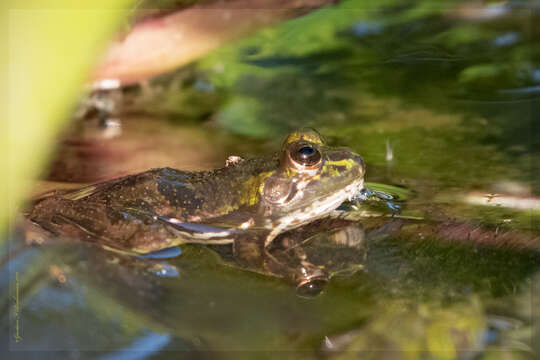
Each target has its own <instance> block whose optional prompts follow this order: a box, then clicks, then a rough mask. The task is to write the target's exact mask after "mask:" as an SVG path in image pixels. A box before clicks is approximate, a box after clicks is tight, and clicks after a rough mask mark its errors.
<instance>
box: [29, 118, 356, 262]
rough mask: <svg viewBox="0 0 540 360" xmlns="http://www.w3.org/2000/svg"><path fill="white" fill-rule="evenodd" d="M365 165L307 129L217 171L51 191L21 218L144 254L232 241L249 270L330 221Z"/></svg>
mask: <svg viewBox="0 0 540 360" xmlns="http://www.w3.org/2000/svg"><path fill="white" fill-rule="evenodd" d="M364 173H365V165H364V162H363V160H362V158H361V157H360V156H359V155H357V154H356V153H354V152H352V151H351V150H349V149H346V148H333V147H329V146H327V145H325V143H324V141H323V139H322V137H321V136H320V134H319V133H318V132H316V131H315V130H312V129H303V130H298V131H295V132H293V133H291V134H290V135H289V136H287V138H286V139H285V141H284V143H283V146H282V149H281V152H279V153H278V154H275V155H271V156H267V157H260V158H253V159H247V160H243V159H239V158H234V159H233V161H230V162H228V164H227V166H225V167H224V168H221V169H217V170H212V171H202V172H187V171H180V170H175V169H172V168H160V169H151V170H148V171H145V172H142V173H139V174H134V175H129V176H126V177H122V178H118V179H114V180H110V181H106V182H103V183H98V184H95V185H90V186H87V187H84V188H82V189H78V190H74V191H56V192H53V193H52V194H48V195H46V196H43V197H41V198H40V199H38V200H36V202H35V203H34V205H33V207H32V208H31V209H30V210H29V212H28V213H27V214H26V215H27V218H28V219H29V220H30V221H31V222H33V223H35V224H37V225H39V226H40V227H41V228H43V229H45V230H46V231H47V232H50V233H52V234H53V235H54V236H58V237H65V238H76V239H81V240H85V241H91V242H94V243H98V244H100V245H102V246H104V247H108V248H112V249H116V250H120V251H124V252H129V253H134V254H145V253H149V252H154V251H157V250H161V249H165V248H169V247H173V246H177V245H180V244H183V243H202V244H230V243H233V249H234V253H235V255H237V256H238V258H239V259H240V261H241V262H244V263H245V264H247V265H252V266H257V265H260V262H261V261H264V260H261V259H262V257H261V256H260V255H261V252H263V251H264V249H265V248H267V247H268V246H269V245H270V244H271V243H272V240H273V239H274V238H276V236H278V235H279V234H281V233H283V232H286V231H289V230H291V229H295V228H298V227H300V226H302V225H305V224H308V223H310V222H312V221H314V220H317V219H321V218H324V217H327V216H329V214H330V213H331V212H332V211H333V210H335V209H336V208H337V207H338V206H339V205H340V204H341V203H342V202H344V201H345V200H348V199H351V198H354V197H355V196H356V195H357V194H358V193H359V192H360V191H361V190H362V189H363V186H364Z"/></svg>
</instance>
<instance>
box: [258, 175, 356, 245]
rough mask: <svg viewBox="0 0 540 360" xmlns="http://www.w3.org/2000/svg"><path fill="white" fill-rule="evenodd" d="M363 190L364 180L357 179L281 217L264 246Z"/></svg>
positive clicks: (323, 214) (326, 212) (324, 214)
mask: <svg viewBox="0 0 540 360" xmlns="http://www.w3.org/2000/svg"><path fill="white" fill-rule="evenodd" d="M363 188H364V179H363V178H361V179H357V180H355V181H353V182H352V183H350V184H349V185H347V186H345V187H344V188H343V189H341V190H339V191H336V192H334V193H332V194H330V195H328V196H325V197H319V198H317V199H315V200H314V201H312V202H311V204H310V205H309V206H308V207H304V208H302V209H300V210H298V211H294V212H292V213H291V214H288V215H286V216H284V217H282V218H281V219H280V220H279V224H278V225H277V226H273V227H272V228H271V229H272V230H271V232H270V234H269V236H268V238H267V239H266V242H265V246H268V245H269V244H270V243H271V242H272V240H273V239H274V238H275V237H276V236H277V235H279V234H280V233H282V232H284V231H287V230H291V229H294V228H297V227H300V226H302V225H304V224H307V223H310V222H312V221H313V220H316V219H320V218H322V217H324V216H326V215H327V214H328V213H330V212H331V211H332V210H335V209H336V208H338V207H339V205H341V204H342V203H343V202H344V201H346V200H352V199H354V198H355V197H356V196H357V195H358V194H359V193H360V191H361V190H362V189H363Z"/></svg>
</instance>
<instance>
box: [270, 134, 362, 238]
mask: <svg viewBox="0 0 540 360" xmlns="http://www.w3.org/2000/svg"><path fill="white" fill-rule="evenodd" d="M364 173H365V165H364V161H363V160H362V158H361V157H360V156H359V155H358V154H356V153H354V152H353V151H351V150H350V149H347V148H335V147H330V146H327V145H326V144H325V142H324V140H323V138H322V137H321V135H320V134H319V133H318V132H317V131H315V130H313V129H302V130H298V131H295V132H293V133H291V134H290V135H289V136H287V138H286V139H285V141H284V142H283V146H282V149H281V153H280V156H279V165H278V168H277V170H276V171H274V172H272V174H271V175H270V176H268V177H267V178H266V179H265V181H264V182H263V183H262V185H261V189H260V193H261V206H262V208H263V213H264V218H265V219H266V226H267V227H268V228H272V229H273V230H272V232H273V233H274V232H275V233H276V234H279V233H281V232H283V231H286V230H288V229H292V228H295V227H298V226H301V225H302V224H305V223H308V222H311V221H313V220H314V219H317V218H321V217H324V216H325V215H327V214H328V213H330V212H331V211H333V210H334V209H336V208H337V207H338V206H339V205H340V204H341V203H342V202H343V201H345V200H347V199H350V198H351V197H353V196H354V195H356V194H357V193H358V192H359V191H360V190H361V189H362V188H363V186H364ZM270 238H271V236H270Z"/></svg>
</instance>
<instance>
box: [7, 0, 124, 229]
mask: <svg viewBox="0 0 540 360" xmlns="http://www.w3.org/2000/svg"><path fill="white" fill-rule="evenodd" d="M130 3H131V2H130V1H129V0H97V1H92V2H87V1H67V0H60V1H31V0H26V1H17V2H15V1H7V2H2V4H1V5H0V10H1V12H0V13H1V18H0V24H1V26H2V31H0V34H1V35H0V36H2V40H3V41H2V44H3V46H2V48H1V50H0V51H1V52H0V64H1V67H0V68H1V69H2V72H1V74H2V76H3V77H4V78H3V81H2V83H3V84H5V86H4V87H3V89H4V90H3V92H2V94H1V96H0V99H2V103H1V104H0V108H1V109H2V111H4V113H3V116H2V124H3V127H4V129H5V130H4V131H2V132H1V133H2V137H3V139H2V141H0V151H1V153H2V155H3V156H2V157H1V159H2V161H1V163H0V166H1V169H2V175H3V176H2V177H1V180H0V188H1V189H2V192H1V193H2V194H4V195H3V197H2V199H0V201H1V202H2V205H1V206H0V232H4V231H5V230H6V226H7V224H8V223H9V219H10V218H11V217H12V216H13V215H14V214H15V212H16V211H17V210H19V208H20V206H21V204H22V202H23V200H24V198H25V194H27V193H28V191H29V190H30V187H31V186H32V181H33V180H34V179H35V178H36V176H37V175H39V172H40V171H41V169H42V168H43V165H44V162H45V161H47V159H48V155H49V154H50V153H51V151H52V150H53V146H54V139H55V137H56V136H57V135H58V134H59V132H60V131H61V129H62V126H63V125H64V123H65V122H66V121H67V120H68V118H69V117H68V116H67V115H68V113H69V111H70V109H71V107H72V106H73V104H74V101H75V100H76V99H77V97H78V96H79V95H80V90H81V88H82V84H84V82H85V81H86V76H87V73H88V70H89V68H90V67H91V66H92V64H93V63H94V62H95V60H96V59H95V58H96V54H98V51H99V50H101V46H102V45H103V42H104V40H106V39H107V37H108V36H110V34H111V32H112V31H113V30H114V27H115V25H116V24H117V23H118V22H119V21H120V20H121V19H123V18H124V17H125V16H126V15H127V14H128V13H127V12H126V11H125V9H126V6H127V5H128V4H130Z"/></svg>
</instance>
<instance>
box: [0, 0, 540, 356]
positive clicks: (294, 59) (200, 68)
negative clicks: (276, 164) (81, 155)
mask: <svg viewBox="0 0 540 360" xmlns="http://www.w3.org/2000/svg"><path fill="white" fill-rule="evenodd" d="M537 7H538V3H535V2H503V3H494V4H487V5H484V6H479V5H478V4H476V5H471V4H467V3H463V4H460V3H452V4H449V3H448V4H444V3H442V2H437V3H432V2H430V1H417V2H408V1H382V2H377V3H376V4H375V3H371V2H365V1H343V2H342V3H341V4H340V5H338V6H335V7H331V8H328V9H323V10H320V11H316V12H314V13H312V14H310V15H308V16H305V17H302V18H299V19H296V20H293V21H289V22H286V23H283V24H281V25H279V26H278V27H276V28H273V29H267V30H264V31H261V32H259V33H258V34H256V35H255V36H252V37H250V38H248V39H244V40H242V41H240V42H238V43H235V44H232V45H229V46H226V47H224V48H222V49H220V50H218V51H216V52H215V53H213V54H211V55H210V56H208V57H206V58H204V59H202V60H201V61H200V62H198V63H197V64H194V65H193V66H192V67H190V68H188V69H182V70H181V71H179V72H178V73H177V74H176V75H174V77H173V79H174V78H176V79H180V80H178V81H177V82H176V85H175V87H173V88H168V87H167V86H168V85H167V84H168V83H171V76H166V77H163V78H162V79H161V80H160V81H161V83H160V84H165V85H163V87H160V88H159V89H160V90H159V91H156V92H153V93H152V96H148V95H147V96H146V97H143V98H142V100H141V99H139V101H138V102H137V103H135V105H134V103H131V105H126V106H125V107H124V109H123V111H124V115H123V116H121V120H122V121H123V122H124V133H123V135H122V136H121V137H120V138H119V139H116V140H112V141H111V142H110V143H109V145H108V146H110V149H111V152H110V153H111V154H114V156H112V155H111V156H105V157H103V158H100V159H101V160H99V161H98V164H97V165H95V166H97V167H100V169H103V167H104V166H105V165H104V164H106V165H107V166H108V169H109V170H108V171H109V172H108V173H107V174H108V175H111V174H114V175H118V174H121V173H124V172H129V171H139V170H143V169H145V168H148V167H158V166H165V165H168V166H172V167H177V168H182V169H186V168H187V169H200V168H211V167H216V166H221V165H222V164H223V162H224V160H225V158H226V156H227V155H229V154H238V155H243V156H256V155H257V154H261V153H266V152H269V151H274V150H276V149H277V148H278V147H279V143H280V142H281V140H282V136H283V134H285V133H286V132H288V131H290V130H291V129H295V128H297V127H301V126H312V127H315V128H317V129H319V130H320V131H321V132H322V133H323V134H324V135H325V136H326V137H327V138H328V141H329V143H330V144H332V145H345V146H349V147H351V148H353V149H355V150H356V151H357V152H358V153H360V154H362V156H363V157H364V159H365V161H366V162H367V164H368V172H367V181H369V182H374V183H384V184H392V185H398V186H401V187H405V188H407V189H409V190H410V191H411V194H412V195H411V197H410V198H409V199H408V200H407V201H406V203H405V204H404V209H403V211H402V215H403V216H411V217H416V218H422V219H423V220H420V221H417V222H415V223H414V224H412V225H411V224H410V225H408V226H402V227H400V228H399V229H398V230H397V231H395V229H394V230H393V228H392V226H393V224H394V223H392V221H391V220H388V221H379V220H373V219H371V220H366V221H365V222H363V223H362V224H363V225H362V226H363V227H364V228H365V230H366V234H367V236H366V241H367V248H368V250H367V258H366V260H365V262H363V264H362V265H363V266H364V268H363V270H362V271H357V272H355V273H354V274H352V275H351V274H348V275H345V274H344V275H341V276H335V277H333V278H332V279H331V281H330V282H329V284H328V286H327V287H326V288H325V290H324V292H323V293H322V294H321V295H319V296H317V297H315V298H310V299H306V298H302V297H299V296H297V295H296V294H295V290H294V288H293V287H291V285H289V284H288V283H286V282H285V281H282V280H280V279H278V278H273V277H269V276H265V275H261V274H256V273H252V272H248V271H243V270H240V269H238V268H235V267H232V266H230V265H229V264H227V263H224V262H223V261H222V260H221V259H220V258H219V256H217V254H216V253H215V252H213V251H212V250H210V249H207V248H205V247H200V246H185V247H183V249H182V250H183V253H182V255H181V256H179V257H178V258H175V259H171V260H152V261H153V263H152V264H153V265H152V266H150V267H149V266H148V263H149V262H148V261H142V260H129V259H123V258H118V257H117V256H115V255H112V254H110V253H106V252H103V251H99V250H96V249H93V248H88V247H87V246H86V245H84V244H54V245H49V246H43V247H30V248H27V247H24V246H23V245H22V241H21V240H20V239H18V238H17V237H15V236H14V238H13V241H12V242H11V244H10V248H11V249H10V251H11V253H10V255H9V256H5V255H4V257H3V259H2V262H1V268H0V271H1V272H2V274H3V275H4V276H0V279H4V280H2V283H1V284H0V286H1V287H2V294H3V295H2V298H1V301H2V303H1V305H2V309H4V312H3V321H2V332H3V335H5V336H6V337H9V339H10V340H9V343H8V344H5V345H6V346H9V347H10V348H11V349H12V350H15V351H14V352H12V353H11V354H13V356H14V357H15V358H17V356H20V357H21V358H27V357H28V358H32V357H35V358H52V359H57V358H64V357H65V358H75V359H78V358H83V359H161V358H163V359H165V358H178V357H187V358H231V359H236V358H238V357H256V358H265V357H274V356H275V357H290V358H344V359H349V358H362V359H380V358H384V359H535V358H537V357H538V356H539V354H540V348H539V343H540V340H538V339H540V332H539V325H538V324H539V323H538V321H539V314H540V303H539V301H540V300H539V299H540V294H539V292H538V289H539V288H540V253H539V249H540V238H539V236H540V232H539V230H538V219H539V216H540V205H539V202H540V197H539V195H540V183H539V182H538V164H540V156H539V155H540V154H539V153H538V149H539V146H538V145H539V144H538V141H539V140H538V139H539V138H538V136H537V135H536V134H538V133H539V131H538V130H539V126H538V121H537V119H536V114H537V113H538V112H539V110H540V108H539V105H540V102H539V93H540V68H539V67H538V63H539V60H540V46H539V40H540V39H539V34H540V32H539V30H540V28H539V26H538V25H537V24H540V22H539V20H540V18H539V16H538V15H539V14H538V10H537ZM178 84H180V85H178ZM179 86H180V88H181V89H182V91H178V88H179ZM172 89H175V90H172ZM134 92H135V93H137V90H134ZM143 110H144V111H143ZM128 113H129V115H127V114H128ZM194 149H196V150H194ZM89 158H92V157H91V156H90V157H89ZM92 159H94V160H95V157H94V158H92ZM110 169H112V170H110ZM50 186H57V184H54V185H49V187H50ZM490 198H491V199H492V200H491V201H489V202H488V201H487V200H486V199H490ZM482 232H483V233H482ZM486 239H487V240H486ZM4 250H6V251H4V254H5V253H7V249H4ZM8 279H9V281H8ZM8 289H9V292H8ZM18 350H20V351H18Z"/></svg>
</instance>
